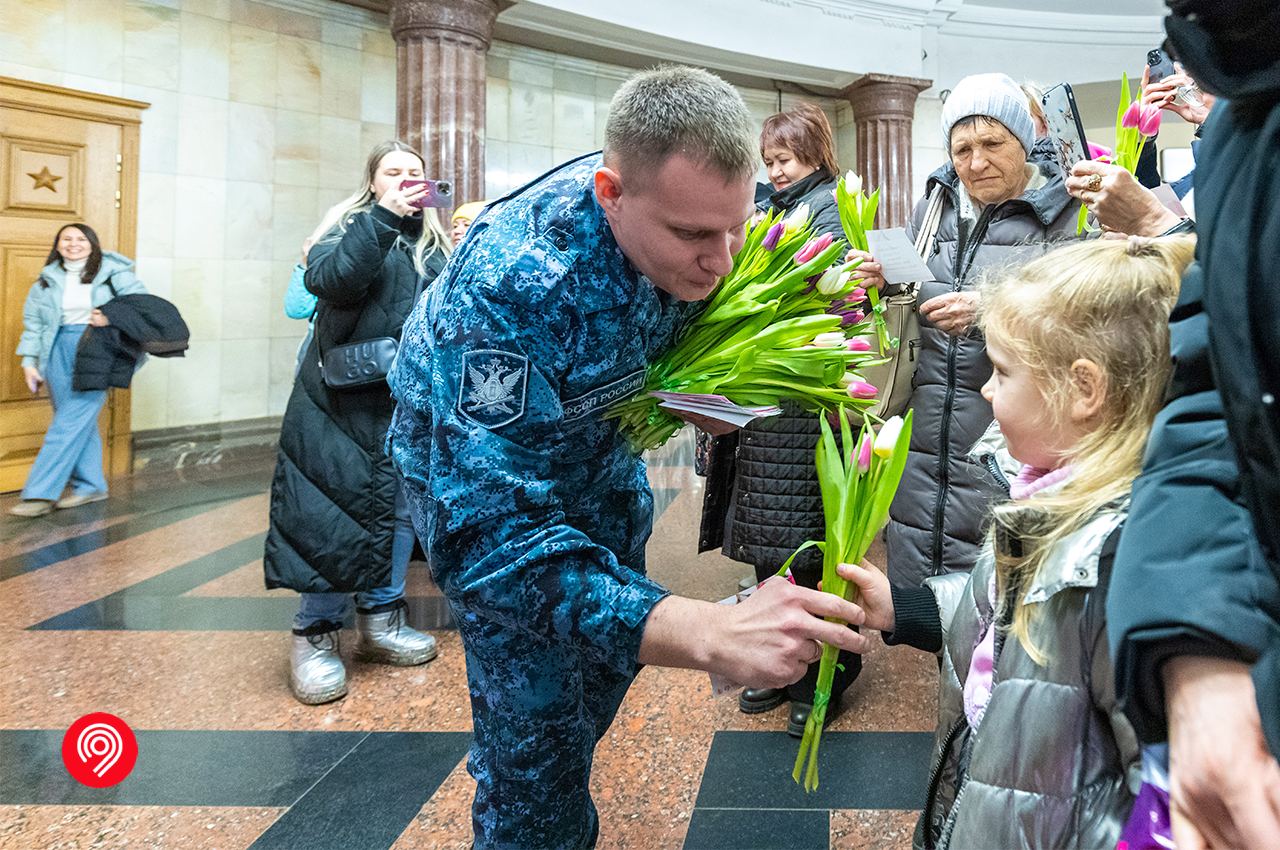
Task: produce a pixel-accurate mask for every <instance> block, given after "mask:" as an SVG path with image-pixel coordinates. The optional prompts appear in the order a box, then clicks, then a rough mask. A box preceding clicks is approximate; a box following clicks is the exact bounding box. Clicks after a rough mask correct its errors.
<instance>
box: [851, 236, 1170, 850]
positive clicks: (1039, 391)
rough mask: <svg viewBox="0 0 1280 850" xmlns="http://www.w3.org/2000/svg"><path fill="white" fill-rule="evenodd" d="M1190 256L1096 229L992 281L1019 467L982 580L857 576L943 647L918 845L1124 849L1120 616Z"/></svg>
mask: <svg viewBox="0 0 1280 850" xmlns="http://www.w3.org/2000/svg"><path fill="white" fill-rule="evenodd" d="M1192 253H1193V243H1192V241H1191V240H1189V239H1164V240H1145V239H1141V238H1138V237H1132V238H1130V239H1129V240H1128V241H1109V240H1098V241H1093V242H1088V243H1083V244H1077V245H1073V246H1071V247H1067V248H1061V249H1058V250H1056V251H1053V252H1052V253H1050V254H1047V255H1046V256H1044V257H1042V258H1040V259H1038V260H1036V261H1034V262H1032V263H1030V264H1029V265H1027V266H1025V267H1023V268H1022V269H1020V270H1018V271H1017V272H1015V273H1013V274H1011V275H1009V276H1006V277H1004V278H1002V279H999V280H996V281H993V282H989V283H987V284H985V285H984V286H983V291H982V301H981V303H982V309H981V312H980V315H979V322H980V325H981V327H982V330H983V332H984V333H985V335H986V341H987V351H988V353H989V354H990V357H991V362H992V365H993V367H994V368H993V373H992V375H991V378H990V380H989V381H988V382H987V383H986V385H985V386H984V387H983V388H982V393H983V395H984V397H986V399H987V400H988V401H989V402H991V405H992V408H993V409H994V411H995V419H996V424H997V426H998V429H999V432H998V433H992V434H989V435H988V437H989V438H990V439H991V440H994V441H1000V440H1002V442H1003V447H1002V450H1003V449H1007V454H1008V456H1011V457H1012V458H1013V459H1015V460H1016V461H1017V462H1018V463H1019V464H1020V467H1019V468H1018V469H1017V471H1016V474H1014V475H1012V476H1011V478H1005V477H1004V476H1002V475H1001V476H1000V477H1001V478H1002V481H1001V483H1003V484H1005V485H1006V486H1008V488H1009V491H1010V498H1009V500H1008V501H1007V502H1005V503H1003V504H1000V505H998V506H997V507H996V508H995V509H994V517H993V522H992V523H991V530H990V532H989V534H988V537H987V541H986V544H985V546H984V548H983V550H982V552H981V554H980V556H979V558H978V560H977V563H976V564H975V566H974V569H973V573H972V575H965V574H963V573H955V574H946V575H940V576H935V577H933V578H930V579H927V580H926V582H925V587H923V588H898V587H894V588H891V587H890V586H889V583H888V580H887V579H886V578H885V576H884V575H883V574H882V573H881V572H880V571H879V570H876V569H874V568H869V567H858V566H852V565H846V566H843V567H841V572H842V574H843V575H845V577H846V578H848V579H850V580H852V581H854V582H856V583H857V584H858V586H859V589H860V590H861V592H862V600H861V601H862V606H863V608H864V609H865V612H866V625H867V626H869V627H871V628H879V629H881V630H882V631H883V632H884V633H885V641H886V643H907V644H909V645H912V646H916V647H919V648H922V649H928V650H932V651H934V652H938V653H940V655H941V660H942V668H941V683H940V687H941V692H940V695H939V722H938V730H937V738H936V741H935V753H934V754H935V760H934V770H933V773H932V775H931V776H930V781H929V785H928V797H927V799H926V801H925V805H924V812H923V814H922V816H921V818H920V822H919V824H918V826H917V829H916V836H915V846H916V847H919V848H930V849H931V850H932V848H947V847H950V848H968V847H1010V848H1014V847H1016V848H1045V850H1049V848H1054V849H1055V850H1056V848H1067V847H1073V848H1074V847H1081V848H1095V847H1114V846H1115V844H1116V840H1117V838H1118V837H1119V835H1120V831H1121V827H1122V826H1123V824H1124V820H1125V818H1126V817H1127V816H1128V814H1129V811H1130V809H1131V808H1132V806H1133V799H1134V798H1133V795H1134V793H1135V792H1136V791H1137V789H1138V785H1139V782H1140V776H1139V758H1138V744H1137V741H1136V738H1135V736H1134V733H1133V730H1132V728H1131V727H1130V726H1129V723H1128V721H1126V720H1125V718H1124V716H1123V715H1122V714H1121V712H1120V710H1119V709H1118V708H1117V706H1116V701H1115V696H1114V693H1113V685H1112V669H1111V661H1110V658H1109V657H1108V654H1107V642H1106V626H1105V622H1104V620H1103V609H1104V602H1105V594H1106V588H1107V578H1108V574H1109V571H1110V566H1111V562H1112V560H1113V558H1114V553H1115V546H1116V543H1117V539H1118V534H1117V532H1118V530H1119V528H1120V526H1121V524H1122V523H1123V522H1124V520H1125V517H1126V514H1127V510H1128V495H1129V490H1130V487H1131V485H1132V483H1133V479H1134V477H1135V476H1136V475H1137V474H1138V471H1139V468H1140V463H1141V458H1142V452H1143V448H1144V446H1145V444H1146V439H1147V432H1148V431H1149V429H1150V427H1151V423H1152V420H1153V419H1154V417H1155V414H1156V412H1157V410H1158V409H1159V407H1160V402H1161V399H1162V397H1163V395H1164V390H1165V384H1166V382H1167V380H1168V375H1169V333H1168V324H1167V320H1168V315H1169V310H1170V308H1171V307H1172V305H1173V302H1174V299H1175V297H1176V295H1177V290H1178V282H1179V280H1180V279H1181V275H1182V271H1183V269H1184V268H1185V267H1186V265H1187V264H1188V263H1189V262H1190V260H1191V256H1192ZM993 430H994V429H993ZM1001 435H1002V436H1001ZM993 474H997V475H1000V473H999V470H998V469H995V468H993Z"/></svg>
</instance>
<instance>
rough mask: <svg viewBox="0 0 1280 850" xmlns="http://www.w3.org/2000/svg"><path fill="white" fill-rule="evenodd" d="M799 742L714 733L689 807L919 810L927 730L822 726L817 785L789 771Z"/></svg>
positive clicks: (928, 752)
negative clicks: (810, 788)
mask: <svg viewBox="0 0 1280 850" xmlns="http://www.w3.org/2000/svg"><path fill="white" fill-rule="evenodd" d="M799 745H800V742H799V740H798V739H796V738H792V737H791V736H790V735H788V734H786V733H785V732H717V733H716V735H715V738H714V739H713V740H712V742H711V752H710V753H709V754H708V756H707V768H706V770H705V771H704V773H703V776H702V787H701V788H700V789H699V791H698V799H697V801H696V802H695V803H694V805H695V807H696V808H699V809H701V808H707V809H766V808H772V809H823V810H828V809H918V808H920V807H921V806H922V805H923V804H924V794H925V783H926V782H927V781H928V775H927V774H928V771H929V767H930V764H929V761H930V758H931V757H932V746H933V735H932V734H931V733H928V732H827V733H826V734H824V735H823V736H822V745H821V749H820V750H819V754H818V780H819V784H818V789H817V790H816V791H814V792H812V793H810V794H806V793H805V791H804V789H803V788H802V787H801V786H799V785H797V784H796V783H795V782H794V781H793V780H792V778H791V769H792V767H793V766H794V765H795V759H796V753H797V752H798V751H799Z"/></svg>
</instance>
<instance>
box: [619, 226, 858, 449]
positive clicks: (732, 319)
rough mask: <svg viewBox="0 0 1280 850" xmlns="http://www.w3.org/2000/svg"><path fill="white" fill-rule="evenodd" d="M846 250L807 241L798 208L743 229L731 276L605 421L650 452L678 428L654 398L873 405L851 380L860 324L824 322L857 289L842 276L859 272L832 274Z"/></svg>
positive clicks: (843, 319)
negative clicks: (669, 395)
mask: <svg viewBox="0 0 1280 850" xmlns="http://www.w3.org/2000/svg"><path fill="white" fill-rule="evenodd" d="M844 248H845V246H844V243H843V242H841V241H839V240H836V239H834V238H833V237H832V235H831V234H829V233H825V234H822V235H821V236H815V235H814V234H813V233H812V230H811V228H810V225H809V209H808V206H807V205H803V204H802V205H801V206H800V207H799V208H797V209H796V210H795V211H793V212H792V213H791V214H790V215H787V216H786V217H785V218H784V217H783V215H782V213H781V212H779V211H775V212H773V213H770V214H768V215H766V216H764V217H763V218H762V219H761V220H760V221H758V222H757V223H756V224H755V225H754V226H749V229H748V232H747V238H746V241H745V242H744V244H743V246H742V248H741V250H739V251H738V253H737V255H735V257H734V261H733V270H732V271H731V272H730V273H729V274H728V276H726V277H725V278H724V279H723V280H721V281H720V284H719V286H718V287H717V288H716V290H715V292H714V293H712V295H711V297H710V298H709V299H708V301H707V304H706V306H705V308H704V309H703V310H702V312H701V313H700V314H699V315H698V316H697V318H695V319H694V320H693V321H692V322H691V323H690V324H689V325H688V326H687V327H686V328H685V329H684V331H683V332H682V333H681V336H680V338H679V339H678V340H677V341H676V343H675V345H674V346H673V347H672V348H671V349H670V350H669V351H667V352H666V353H665V354H663V355H662V356H661V357H659V358H658V359H657V360H655V361H654V362H652V363H651V364H649V367H648V370H647V372H646V375H645V383H644V387H643V389H642V390H641V391H640V392H639V393H637V394H636V395H634V396H632V397H630V398H627V399H624V400H622V401H620V402H618V403H616V404H614V405H613V406H612V407H610V409H609V411H608V413H607V414H606V416H608V417H610V418H615V419H617V420H619V422H620V427H621V431H622V433H623V435H624V436H625V437H626V438H627V441H628V442H629V443H630V445H631V447H632V448H633V449H634V450H636V451H637V452H640V451H644V450H646V449H653V448H657V447H658V446H661V445H662V444H663V443H665V442H666V441H667V440H668V439H670V438H671V436H672V435H673V434H675V432H676V431H678V430H679V429H680V427H681V426H683V425H684V424H685V423H684V420H682V419H680V418H679V417H677V416H676V415H675V414H674V413H672V412H671V411H670V410H669V409H667V408H664V407H663V406H662V403H663V399H661V398H659V397H657V396H655V395H653V393H692V394H701V395H707V396H712V397H718V400H720V401H723V400H725V399H727V400H728V401H729V402H732V403H734V404H737V405H753V406H771V405H776V404H777V403H778V402H779V401H781V400H782V399H790V400H794V401H797V402H799V403H800V404H801V405H803V406H805V407H806V408H808V409H811V410H835V409H837V408H840V407H842V406H846V405H850V404H860V405H863V406H866V405H870V404H871V403H872V402H873V400H874V399H875V395H876V389H875V387H873V386H871V385H870V384H867V383H866V382H865V381H863V380H862V379H861V377H860V376H859V375H858V373H857V371H856V369H857V368H858V367H859V365H861V364H863V363H867V362H869V361H872V359H873V358H874V357H875V355H874V354H873V353H871V351H870V348H871V346H870V345H869V344H867V343H866V342H865V341H864V340H861V339H858V338H857V336H858V335H859V332H861V331H865V330H866V328H865V324H864V323H862V317H861V314H860V313H855V314H852V315H851V314H849V313H848V311H843V310H838V311H837V312H830V311H832V310H833V309H836V308H838V307H842V306H844V305H845V303H846V301H845V299H847V298H848V297H850V296H851V295H852V294H853V292H854V290H855V289H857V284H856V281H853V280H851V279H850V276H849V271H850V269H851V268H852V266H854V265H856V263H850V264H844V265H833V263H836V261H837V260H838V258H840V257H842V256H843V253H844ZM855 317H856V318H855ZM846 332H848V334H849V336H850V337H852V338H847V336H846Z"/></svg>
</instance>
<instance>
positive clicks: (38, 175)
mask: <svg viewBox="0 0 1280 850" xmlns="http://www.w3.org/2000/svg"><path fill="white" fill-rule="evenodd" d="M27 176H28V177H30V178H31V179H32V180H34V181H36V183H35V185H34V186H32V187H31V188H32V189H48V190H49V191H50V192H54V193H56V192H57V191H58V188H57V187H56V186H54V185H53V184H54V183H56V182H58V181H59V180H61V179H62V178H61V177H59V176H58V175H56V174H54V173H53V172H51V171H50V170H49V166H47V165H46V166H43V167H42V168H41V169H40V171H38V172H32V171H28V172H27Z"/></svg>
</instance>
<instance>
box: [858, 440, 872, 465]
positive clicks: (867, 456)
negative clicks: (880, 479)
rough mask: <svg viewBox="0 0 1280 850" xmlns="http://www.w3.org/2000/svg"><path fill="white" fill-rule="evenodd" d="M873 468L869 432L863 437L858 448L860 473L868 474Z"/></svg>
mask: <svg viewBox="0 0 1280 850" xmlns="http://www.w3.org/2000/svg"><path fill="white" fill-rule="evenodd" d="M870 469H871V435H870V434H867V435H866V436H864V437H863V438H862V445H861V446H860V447H859V448H858V473H859V474H861V475H866V474H867V472H868V471H869V470H870Z"/></svg>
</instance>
